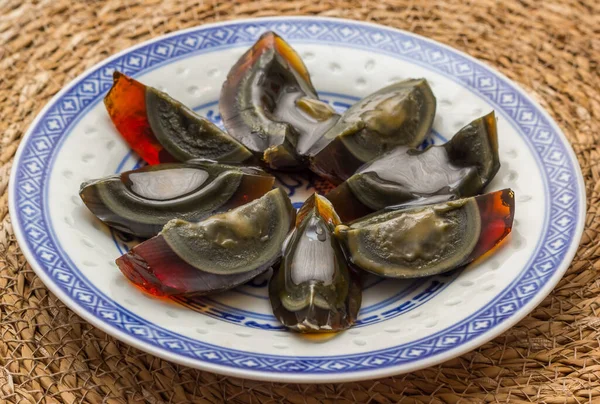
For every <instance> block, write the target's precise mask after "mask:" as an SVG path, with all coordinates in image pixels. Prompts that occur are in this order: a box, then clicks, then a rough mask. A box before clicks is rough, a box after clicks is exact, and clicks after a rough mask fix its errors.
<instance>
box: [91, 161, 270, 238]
mask: <svg viewBox="0 0 600 404" xmlns="http://www.w3.org/2000/svg"><path fill="white" fill-rule="evenodd" d="M274 182H275V178H274V177H273V176H272V175H269V174H267V173H266V172H264V171H263V170H261V169H260V168H257V167H242V166H232V165H225V164H219V163H215V162H212V161H204V160H190V161H188V162H187V163H170V164H169V163H165V164H158V165H154V166H146V167H142V168H140V169H137V170H133V171H126V172H123V173H121V174H116V175H111V176H108V177H105V178H100V179H97V180H92V181H87V182H84V183H83V184H81V189H80V191H79V195H80V197H81V199H82V200H83V202H84V203H85V205H86V206H87V207H88V209H89V210H90V211H91V212H92V213H93V214H94V215H96V217H98V219H100V220H102V221H103V222H104V223H106V224H107V225H109V226H111V227H113V228H115V229H118V230H120V231H122V232H125V233H129V234H132V235H134V236H137V237H142V238H148V237H152V236H154V235H156V234H157V233H158V232H159V231H161V230H162V228H163V226H164V225H165V224H166V223H167V222H168V221H169V220H171V219H175V218H179V219H182V220H186V221H190V222H197V221H200V220H202V219H204V218H206V217H208V216H210V215H212V214H215V213H218V212H224V211H227V210H229V209H231V208H234V207H237V206H240V205H243V204H245V203H247V202H250V201H252V200H254V199H256V198H260V197H261V196H263V195H264V194H265V193H267V192H269V191H270V190H271V188H272V187H273V184H274Z"/></svg>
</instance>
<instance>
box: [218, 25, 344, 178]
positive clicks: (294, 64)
mask: <svg viewBox="0 0 600 404" xmlns="http://www.w3.org/2000/svg"><path fill="white" fill-rule="evenodd" d="M219 108H220V111H221V117H222V118H223V124H224V126H225V128H226V129H227V131H228V132H229V133H230V134H231V136H233V137H234V138H236V139H237V140H239V141H240V142H241V143H243V144H244V145H245V146H246V147H247V148H248V149H249V150H250V151H252V152H253V153H254V154H255V155H256V156H257V157H258V158H259V159H261V160H262V161H263V162H264V163H265V164H267V165H268V166H269V167H271V168H273V169H283V170H291V169H297V168H302V167H304V166H306V161H305V158H304V156H303V155H304V154H305V153H306V151H307V150H308V149H309V148H310V147H311V146H312V145H313V144H314V143H315V142H316V141H317V140H318V139H319V138H320V137H321V136H322V135H323V133H324V132H325V131H326V130H327V129H328V128H330V127H331V126H332V125H333V124H335V122H336V121H337V119H338V118H339V115H338V114H337V113H336V112H335V111H334V110H333V109H332V108H331V107H330V106H329V105H328V104H326V103H324V102H322V101H320V100H319V99H318V97H317V92H316V91H315V89H314V87H313V85H312V82H311V79H310V75H309V73H308V70H307V69H306V66H305V65H304V63H303V62H302V59H300V56H299V55H298V54H297V53H296V51H295V50H294V49H293V48H292V47H291V46H290V45H289V44H288V43H287V42H285V41H284V40H283V38H281V37H280V36H279V35H277V34H275V33H273V32H267V33H265V34H263V35H262V36H261V37H260V38H259V39H258V41H257V42H256V43H255V44H254V45H253V46H252V48H250V49H249V50H248V51H247V52H246V53H245V54H244V55H243V56H242V57H241V58H240V59H239V60H238V62H237V63H236V64H235V65H234V66H233V67H232V68H231V71H230V72H229V74H228V76H227V80H226V81H225V83H224V84H223V89H222V90H221V100H220V103H219Z"/></svg>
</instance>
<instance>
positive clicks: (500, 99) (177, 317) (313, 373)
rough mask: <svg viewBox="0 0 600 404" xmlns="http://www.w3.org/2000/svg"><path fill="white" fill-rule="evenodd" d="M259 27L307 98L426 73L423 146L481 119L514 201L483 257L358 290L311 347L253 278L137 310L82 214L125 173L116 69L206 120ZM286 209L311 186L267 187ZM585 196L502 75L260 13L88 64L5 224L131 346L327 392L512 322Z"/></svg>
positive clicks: (360, 33)
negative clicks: (115, 121) (280, 43)
mask: <svg viewBox="0 0 600 404" xmlns="http://www.w3.org/2000/svg"><path fill="white" fill-rule="evenodd" d="M265 30H273V31H276V32H278V33H279V34H281V35H282V36H283V37H284V38H285V39H287V40H288V41H289V42H290V43H291V44H292V45H293V46H294V47H295V48H296V49H297V50H298V52H299V53H300V54H301V55H302V57H303V59H304V61H305V62H306V64H307V66H308V68H309V70H310V72H311V74H312V77H313V79H314V84H315V86H316V88H317V89H318V90H319V92H320V93H321V95H322V98H323V99H325V100H328V101H329V102H331V103H332V104H333V105H334V106H335V107H336V108H338V109H340V110H344V109H346V108H347V107H348V106H349V105H350V104H352V102H354V101H355V100H356V99H357V98H358V97H361V96H364V95H366V94H368V93H370V92H372V91H374V90H376V89H378V88H380V87H382V86H384V85H386V84H387V83H390V82H392V81H396V80H400V79H405V78H408V77H426V78H427V79H428V80H429V83H430V84H431V85H432V88H433V91H434V93H435V95H436V97H437V100H438V113H437V117H436V120H435V125H434V129H435V131H434V133H433V134H432V136H431V138H430V142H434V143H442V142H443V141H445V140H446V139H448V138H449V137H451V136H452V134H453V133H455V132H456V131H457V130H458V129H459V128H461V127H462V126H463V125H464V124H466V123H467V122H469V121H471V120H472V119H474V118H476V117H479V116H481V115H483V114H485V113H487V112H489V111H490V110H492V109H494V110H496V114H497V116H498V120H499V122H498V125H499V138H500V157H501V162H502V168H501V169H500V171H499V172H498V174H497V176H496V178H495V179H494V181H493V183H492V184H491V186H490V188H489V189H500V188H505V187H511V188H513V189H514V191H515V194H516V216H515V226H514V229H513V233H512V236H511V237H510V239H509V240H508V242H506V243H505V244H504V246H503V247H502V248H501V249H499V250H498V251H497V252H496V253H495V254H494V255H493V256H492V257H491V258H489V259H488V260H486V261H485V262H483V263H481V264H479V265H477V266H474V267H469V268H466V269H465V270H463V271H459V272H454V273H451V274H446V275H444V276H438V277H433V278H428V279H422V280H418V281H383V282H382V281H380V280H377V279H372V280H371V281H370V282H369V284H368V286H367V288H366V290H365V293H364V303H363V308H362V311H361V313H360V320H359V323H358V324H357V326H355V327H354V328H352V329H351V330H349V331H347V332H344V333H341V334H340V335H339V336H337V337H335V338H333V339H329V340H326V341H325V340H322V341H320V342H317V341H313V340H308V339H305V338H301V337H298V336H297V335H294V334H292V333H289V332H286V331H284V330H282V328H281V327H280V325H279V324H278V323H277V321H275V318H274V317H273V316H272V314H271V311H270V306H269V303H268V301H267V300H266V278H261V279H257V280H255V281H253V282H252V283H250V284H248V285H245V286H243V287H240V288H239V289H237V290H235V291H232V292H229V293H225V294H222V295H218V296H211V297H206V298H203V299H198V300H195V301H189V300H183V299H182V300H181V301H180V302H179V303H172V302H168V301H164V300H157V299H153V298H149V297H147V296H146V295H144V294H142V293H141V292H140V291H139V290H137V289H136V288H134V287H133V286H131V285H130V284H129V283H128V282H127V281H126V280H125V279H124V277H123V276H122V275H121V273H120V272H119V270H118V269H117V267H116V266H115V265H114V259H115V258H116V257H118V256H119V255H120V254H121V253H122V252H123V251H124V250H125V249H126V248H127V243H128V240H123V239H122V237H121V238H119V237H117V236H116V234H113V233H111V232H110V231H109V230H108V229H107V228H106V227H105V226H103V225H102V224H101V223H100V222H99V221H97V220H96V219H95V218H93V217H92V215H91V214H90V213H89V212H88V211H87V210H86V208H85V207H84V206H83V205H82V203H81V201H80V200H79V197H78V190H79V185H80V183H81V182H82V181H85V180H88V179H91V178H96V177H101V176H105V175H108V174H111V173H115V172H119V171H123V170H127V169H131V168H133V167H135V166H136V165H138V164H139V159H138V158H137V157H136V156H135V155H133V154H132V152H131V151H130V150H129V149H128V147H127V146H126V144H125V143H124V142H123V141H122V140H121V138H120V137H119V135H118V134H117V132H116V130H115V129H114V127H113V126H112V124H111V122H110V120H109V117H108V115H107V113H106V111H105V109H104V105H103V103H102V102H101V101H102V98H103V97H104V95H105V93H106V91H107V90H108V89H109V88H110V86H111V83H112V71H113V70H114V69H118V70H120V71H123V72H125V73H126V74H128V75H131V76H134V77H136V78H137V79H138V80H140V81H142V82H144V83H146V84H148V85H152V86H155V87H158V88H160V89H163V90H165V91H167V92H168V93H169V94H171V95H172V96H173V97H174V98H176V99H178V100H181V101H182V102H184V103H185V104H187V105H189V106H190V107H192V108H194V109H196V110H197V111H199V112H200V113H202V114H204V115H206V116H208V117H209V118H211V119H213V120H215V122H219V116H218V109H217V101H218V98H219V90H220V88H221V84H222V82H223V80H224V78H225V76H226V74H227V72H228V70H229V68H230V67H231V66H232V64H233V63H234V62H235V61H236V60H237V59H238V58H239V56H240V55H241V54H242V53H243V52H244V51H245V50H246V49H247V48H248V47H249V46H250V45H251V44H252V43H253V42H254V41H255V40H256V39H257V38H258V36H259V35H260V34H261V33H262V32H264V31H265ZM281 180H282V185H283V186H285V187H286V189H287V190H288V191H289V193H290V195H291V196H292V198H293V200H294V201H295V202H302V201H303V200H304V198H305V197H306V196H307V195H308V194H309V193H310V192H312V191H313V189H312V187H313V186H315V184H312V183H311V182H307V181H306V179H302V178H296V177H286V178H282V179H281ZM584 211H585V191H584V184H583V179H582V176H581V173H580V169H579V166H578V163H577V160H576V159H575V156H574V154H573V152H572V150H571V148H570V146H569V144H568V142H567V141H566V139H565V137H564V135H563V134H562V133H561V132H560V130H559V129H558V127H557V126H556V124H555V123H554V122H553V121H552V119H551V118H550V117H549V116H548V114H546V113H545V112H544V111H543V110H542V109H541V108H540V106H539V105H537V104H536V103H535V102H534V101H533V100H532V99H531V98H530V97H528V96H527V95H526V94H525V93H524V92H523V91H522V90H520V89H519V88H518V87H517V86H516V85H515V84H514V83H512V82H511V81H510V80H508V79H507V78H506V77H504V76H502V75H500V74H499V73H497V72H495V71H493V70H492V69H490V68H489V67H487V66H486V65H484V64H482V63H480V62H478V61H476V60H474V59H472V58H470V57H468V56H466V55H464V54H462V53H460V52H457V51H455V50H453V49H451V48H449V47H446V46H444V45H440V44H438V43H436V42H433V41H430V40H427V39H424V38H421V37H418V36H416V35H413V34H410V33H407V32H402V31H398V30H395V29H390V28H386V27H382V26H377V25H373V24H366V23H360V22H355V21H346V20H337V19H321V18H312V17H311V18H269V19H255V20H245V21H234V22H227V23H221V24H213V25H204V26H200V27H197V28H192V29H189V30H185V31H181V32H176V33H174V34H171V35H168V36H165V37H161V38H157V39H154V40H152V41H149V42H145V43H143V44H141V45H139V46H136V47H134V48H131V49H128V50H126V51H124V52H121V53H119V54H118V55H116V56H114V57H111V58H109V59H107V60H106V61H104V62H102V63H100V64H98V65H96V66H95V67H93V68H91V69H90V70H88V71H87V72H85V73H84V74H82V75H81V76H80V77H78V78H77V79H76V80H74V81H73V82H72V83H71V84H70V85H68V86H67V87H66V88H65V89H64V90H62V91H61V92H60V93H59V94H57V95H56V96H55V97H54V98H53V99H52V101H51V102H50V103H49V104H48V105H47V107H46V108H45V109H44V110H43V111H42V112H41V113H40V114H39V116H38V117H37V119H36V120H35V122H34V123H33V125H32V126H31V128H30V129H29V131H28V133H27V135H26V136H25V138H24V139H23V141H22V143H21V147H20V148H19V151H18V153H17V156H16V158H15V163H14V167H13V172H12V181H11V185H10V212H11V215H12V220H13V226H14V230H15V233H16V235H17V238H18V240H19V243H20V246H21V248H22V250H23V252H24V253H25V256H26V257H27V259H28V261H29V262H30V264H31V265H32V267H33V268H34V269H35V271H36V272H37V274H38V275H39V276H40V278H41V279H42V280H43V281H44V283H45V284H46V285H47V286H48V288H50V290H52V292H54V293H55V294H56V295H57V296H58V297H59V298H60V299H61V300H63V301H64V302H65V303H66V304H67V305H69V306H70V307H71V308H72V309H73V310H74V311H75V312H76V313H78V314H79V315H80V316H82V317H83V318H85V319H87V320H88V321H89V322H91V323H92V324H94V325H96V326H97V327H99V328H101V329H102V330H104V331H106V332H107V333H109V334H111V335H114V336H115V337H117V338H119V339H121V340H122V341H125V342H127V343H129V344H131V345H133V346H135V347H138V348H140V349H143V350H145V351H148V352H151V353H153V354H155V355H158V356H161V357H163V358H166V359H169V360H172V361H175V362H179V363H182V364H184V365H189V366H193V367H196V368H200V369H204V370H208V371H212V372H217V373H223V374H228V375H234V376H239V377H244V378H251V379H262V380H272V381H286V382H292V381H293V382H341V381H349V380H359V379H367V378H376V377H383V376H388V375H393V374H398V373H403V372H409V371H412V370H415V369H418V368H423V367H426V366H429V365H433V364H436V363H439V362H442V361H444V360H447V359H450V358H452V357H455V356H457V355H460V354H461V353H464V352H467V351H469V350H472V349H473V348H475V347H477V346H479V345H480V344H482V343H484V342H485V341H488V340H490V339H491V338H493V337H494V336H496V335H498V334H500V333H501V332H502V331H504V330H506V329H507V328H509V327H510V326H511V325H513V324H514V323H516V322H517V321H518V320H519V319H521V318H523V317H524V316H525V315H526V314H527V313H528V312H529V311H531V310H532V309H533V308H534V307H535V306H536V305H537V304H538V303H539V302H541V300H542V299H543V298H544V297H545V296H546V295H547V294H548V293H549V292H550V290H551V289H552V287H553V286H554V285H555V284H556V282H558V280H559V279H560V277H561V276H562V274H563V273H564V271H565V270H566V269H567V267H568V265H569V263H570V262H571V259H572V257H573V255H574V253H575V250H576V248H577V245H578V243H579V239H580V235H581V232H582V229H583V221H584Z"/></svg>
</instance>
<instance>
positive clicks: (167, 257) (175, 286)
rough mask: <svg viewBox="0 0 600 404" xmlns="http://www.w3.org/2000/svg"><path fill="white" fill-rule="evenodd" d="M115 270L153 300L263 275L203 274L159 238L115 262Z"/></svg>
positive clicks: (221, 287)
mask: <svg viewBox="0 0 600 404" xmlns="http://www.w3.org/2000/svg"><path fill="white" fill-rule="evenodd" d="M116 263H117V266H118V267H119V269H120V270H121V272H123V274H124V275H125V276H126V277H127V278H128V279H129V280H130V281H131V282H133V283H134V284H135V285H136V286H139V287H140V288H142V289H143V290H144V291H146V292H148V293H150V294H152V295H154V296H185V295H187V296H193V295H203V294H206V293H209V292H218V291H222V290H226V289H230V288H231V287H232V286H235V285H239V284H242V283H244V282H247V281H249V280H250V279H252V278H254V277H255V276H256V275H258V274H259V273H261V272H262V269H259V270H257V271H249V272H244V273H241V274H234V275H215V274H211V273H208V272H203V271H201V270H199V269H197V268H195V267H193V266H191V265H190V264H188V263H187V262H185V261H184V260H182V259H181V258H180V257H179V256H178V255H177V254H175V252H174V251H173V250H172V249H171V247H169V245H168V244H167V242H166V241H165V239H164V238H163V236H162V235H160V234H159V235H158V236H156V237H153V238H151V239H149V240H146V241H144V242H143V243H141V244H138V245H137V246H135V247H133V249H132V250H131V251H129V252H128V253H126V254H124V255H122V256H121V257H119V258H117V260H116Z"/></svg>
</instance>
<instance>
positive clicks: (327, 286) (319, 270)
mask: <svg viewBox="0 0 600 404" xmlns="http://www.w3.org/2000/svg"><path fill="white" fill-rule="evenodd" d="M339 224H340V219H339V218H338V216H337V214H336V213H335V211H334V210H333V207H332V206H331V203H330V202H329V201H328V200H327V199H325V198H324V197H323V196H320V195H318V194H313V195H312V196H311V197H310V198H308V199H307V200H306V202H305V203H304V205H302V207H301V208H300V210H299V212H298V216H297V218H296V228H295V230H294V232H293V233H292V235H291V238H290V240H289V242H288V243H287V246H286V248H285V251H284V253H283V258H282V262H281V265H280V266H279V268H278V269H276V270H275V272H274V273H273V277H272V278H271V282H270V283H269V297H270V300H271V306H272V307H273V313H274V314H275V317H277V318H278V319H279V321H281V323H283V324H284V325H285V326H286V327H288V328H291V329H293V330H295V331H299V332H332V331H340V330H343V329H346V328H348V327H350V326H351V325H352V324H353V323H354V322H355V321H356V317H357V316H358V310H359V309H360V304H361V298H362V297H361V296H362V292H361V287H360V282H359V277H358V275H357V274H356V273H355V271H354V270H352V269H351V268H350V267H349V264H348V263H347V262H346V258H345V257H344V253H343V251H342V248H341V246H340V245H339V242H338V240H337V239H336V238H335V237H334V235H333V232H334V229H335V226H336V225H339Z"/></svg>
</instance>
